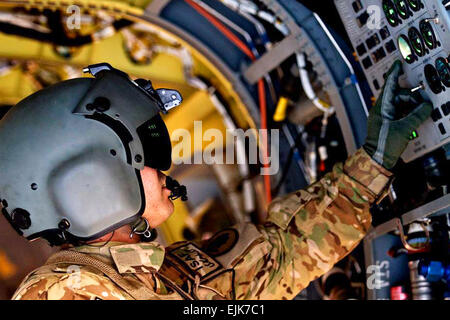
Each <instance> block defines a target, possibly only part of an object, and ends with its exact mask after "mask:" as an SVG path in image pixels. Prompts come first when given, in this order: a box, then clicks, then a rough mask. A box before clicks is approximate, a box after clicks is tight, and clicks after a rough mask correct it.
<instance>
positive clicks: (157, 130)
mask: <svg viewBox="0 0 450 320" xmlns="http://www.w3.org/2000/svg"><path fill="white" fill-rule="evenodd" d="M137 134H138V136H139V138H140V139H141V143H142V147H143V149H144V161H145V166H147V167H151V168H154V169H157V170H161V171H166V170H169V169H170V166H171V164H172V144H171V142H170V135H169V131H168V130H167V127H166V125H165V123H164V121H163V119H162V118H161V116H160V115H159V114H157V115H156V116H154V117H153V118H151V119H150V120H148V121H146V122H145V123H144V124H142V125H141V126H140V127H139V128H138V129H137Z"/></svg>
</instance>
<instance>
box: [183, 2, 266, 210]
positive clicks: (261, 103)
mask: <svg viewBox="0 0 450 320" xmlns="http://www.w3.org/2000/svg"><path fill="white" fill-rule="evenodd" d="M185 1H186V2H187V3H188V4H189V5H190V6H191V7H192V8H193V9H194V10H196V11H197V12H198V13H199V14H201V15H202V16H203V17H205V18H206V19H207V20H208V21H209V22H211V24H212V25H214V26H215V27H216V28H217V29H218V30H219V31H220V32H222V34H223V35H224V36H226V37H227V38H228V39H229V40H230V41H231V42H233V43H234V45H236V47H238V48H239V49H240V50H241V51H242V52H243V53H244V54H245V55H247V56H248V57H249V58H250V60H252V61H254V60H255V59H256V58H255V55H254V54H253V52H252V51H251V50H250V49H249V48H248V47H247V46H246V45H245V44H244V43H243V42H242V41H241V40H240V39H239V38H238V37H237V36H236V35H235V34H234V33H233V32H231V31H230V30H229V29H228V28H227V27H226V26H224V25H223V24H222V23H221V22H220V21H218V20H217V19H216V18H215V17H214V16H212V15H211V14H210V13H209V12H208V11H206V10H205V9H204V8H203V7H201V6H200V5H198V4H197V3H195V2H194V1H193V0H185ZM257 85H258V98H259V107H260V116H261V129H262V130H263V131H262V132H263V134H262V137H261V138H262V147H261V148H262V149H263V150H262V151H263V152H262V153H263V161H262V163H263V167H264V169H265V170H266V169H268V168H269V163H268V154H267V152H268V150H267V110H266V107H267V106H266V93H265V88H264V81H263V80H262V79H260V80H259V81H258V84H257ZM264 186H265V190H266V199H267V202H268V203H270V202H271V201H272V194H271V187H270V176H269V175H267V174H265V175H264Z"/></svg>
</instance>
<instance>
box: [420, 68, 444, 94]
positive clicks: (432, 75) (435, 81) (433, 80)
mask: <svg viewBox="0 0 450 320" xmlns="http://www.w3.org/2000/svg"><path fill="white" fill-rule="evenodd" d="M424 73H425V78H426V79H427V82H428V85H429V86H430V89H431V91H433V93H435V94H439V93H441V92H442V84H441V78H440V77H439V74H438V72H437V71H436V68H435V67H433V66H432V65H431V64H427V65H426V66H425V70H424Z"/></svg>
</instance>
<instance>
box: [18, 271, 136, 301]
mask: <svg viewBox="0 0 450 320" xmlns="http://www.w3.org/2000/svg"><path fill="white" fill-rule="evenodd" d="M128 299H130V298H129V296H128V295H127V294H126V293H125V292H123V291H122V290H120V289H119V288H117V287H116V286H115V285H114V284H113V283H112V282H111V281H110V280H109V279H107V278H106V277H103V276H100V275H97V274H94V273H91V272H87V271H85V270H84V269H83V267H81V270H80V272H79V273H76V272H75V273H70V274H67V273H65V274H62V273H53V274H44V275H34V276H31V277H28V278H27V279H26V280H25V281H24V282H22V284H21V285H20V286H19V288H18V289H17V290H16V292H15V293H14V295H13V297H12V300H128Z"/></svg>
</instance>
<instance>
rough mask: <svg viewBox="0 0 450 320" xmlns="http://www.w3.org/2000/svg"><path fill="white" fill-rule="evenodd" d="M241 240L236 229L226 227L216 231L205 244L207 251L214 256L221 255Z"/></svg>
mask: <svg viewBox="0 0 450 320" xmlns="http://www.w3.org/2000/svg"><path fill="white" fill-rule="evenodd" d="M238 240H239V233H238V232H237V230H236V229H231V228H230V229H224V230H222V231H219V232H218V233H216V234H215V235H214V236H213V237H212V238H211V239H209V240H208V242H207V243H206V245H205V251H206V252H207V253H208V254H210V255H212V256H213V257H217V256H221V255H223V254H225V253H227V252H229V251H230V250H231V249H233V248H234V246H235V245H236V243H237V242H238Z"/></svg>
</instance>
